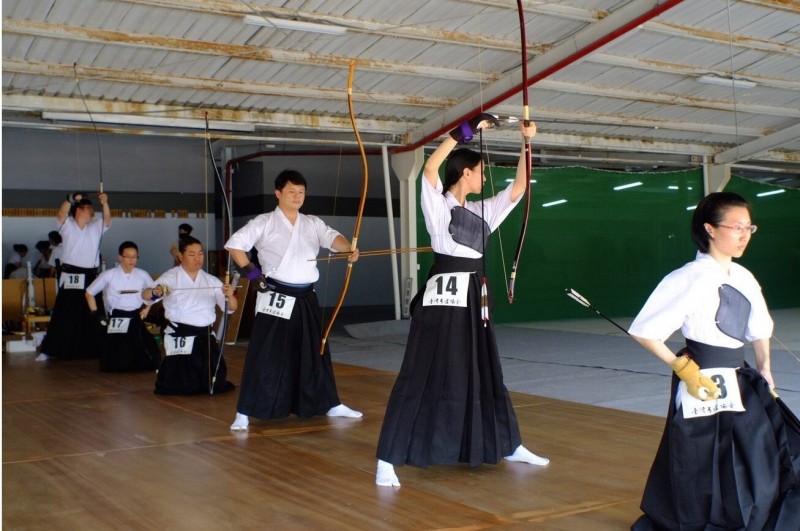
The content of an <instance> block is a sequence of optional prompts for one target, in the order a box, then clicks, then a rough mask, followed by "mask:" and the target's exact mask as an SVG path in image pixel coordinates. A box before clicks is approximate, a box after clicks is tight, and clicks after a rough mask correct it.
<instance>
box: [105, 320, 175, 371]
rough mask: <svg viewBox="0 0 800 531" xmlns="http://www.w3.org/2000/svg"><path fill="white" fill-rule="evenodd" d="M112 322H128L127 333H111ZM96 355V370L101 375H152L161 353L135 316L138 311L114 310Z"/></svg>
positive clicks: (112, 328)
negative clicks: (102, 373)
mask: <svg viewBox="0 0 800 531" xmlns="http://www.w3.org/2000/svg"><path fill="white" fill-rule="evenodd" d="M115 319H117V320H119V319H130V322H129V324H128V330H127V331H126V332H124V333H114V332H112V330H114V328H115V327H114V325H115V321H114V320H115ZM104 340H105V341H104V344H103V349H102V352H101V354H100V370H101V371H103V372H133V371H154V370H156V369H158V365H159V363H160V362H161V352H160V350H159V347H158V343H156V340H155V338H154V337H153V334H151V333H150V332H149V331H148V330H147V327H146V326H145V324H144V321H142V318H141V317H140V316H139V310H130V311H126V310H120V309H118V308H117V309H115V310H114V311H113V312H111V316H110V317H109V319H108V327H107V329H106V333H105V334H104Z"/></svg>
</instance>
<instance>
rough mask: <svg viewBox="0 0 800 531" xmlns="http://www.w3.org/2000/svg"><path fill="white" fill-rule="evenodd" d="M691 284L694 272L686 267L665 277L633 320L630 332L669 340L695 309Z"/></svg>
mask: <svg viewBox="0 0 800 531" xmlns="http://www.w3.org/2000/svg"><path fill="white" fill-rule="evenodd" d="M691 287H692V282H691V279H690V276H689V275H688V274H687V273H686V272H685V271H684V270H683V269H678V270H676V271H673V272H672V273H670V274H669V275H667V276H666V277H664V279H663V280H662V281H661V282H660V283H659V284H658V286H656V289H655V290H654V291H653V293H651V294H650V297H649V298H648V299H647V302H645V304H644V306H643V307H642V309H641V310H640V311H639V315H637V316H636V319H634V320H633V323H632V324H631V327H630V328H629V329H628V333H630V334H631V335H634V336H639V337H643V338H645V339H658V340H661V341H666V340H667V339H668V338H669V336H671V335H672V334H673V333H674V332H675V331H676V330H678V329H679V328H681V326H683V323H684V321H685V320H686V317H687V316H688V315H689V314H690V313H691V310H692V306H693V304H694V303H693V299H694V298H693V297H692V289H691Z"/></svg>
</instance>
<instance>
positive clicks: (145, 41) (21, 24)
mask: <svg viewBox="0 0 800 531" xmlns="http://www.w3.org/2000/svg"><path fill="white" fill-rule="evenodd" d="M3 32H4V33H13V34H17V35H27V36H30V37H41V38H45V39H54V40H58V39H64V40H72V41H78V42H89V43H94V44H106V45H113V46H131V47H135V48H146V49H151V50H160V51H165V52H176V53H189V54H196V55H201V56H212V57H233V58H237V59H245V60H248V59H249V60H254V61H274V62H276V63H290V64H300V65H309V66H315V67H329V68H336V69H349V68H350V63H351V62H352V61H356V63H357V65H358V69H359V70H361V71H372V72H379V73H383V74H385V73H392V74H406V75H409V76H423V77H427V78H433V79H443V80H449V81H467V82H471V83H489V82H492V81H494V80H496V79H498V78H499V77H500V74H498V73H494V74H493V73H490V72H486V71H483V72H479V71H475V70H473V69H457V68H447V67H444V66H436V65H415V64H412V63H410V62H408V61H380V60H370V59H363V58H358V57H344V56H341V55H325V54H317V53H310V52H297V51H292V50H280V49H277V48H269V49H267V48H262V47H258V46H248V45H244V44H227V43H221V42H213V41H196V40H190V39H179V38H174V37H163V36H158V35H148V34H142V33H129V32H122V31H113V30H104V29H96V28H84V27H80V26H69V25H66V24H51V23H47V22H37V21H33V20H19V19H10V18H4V19H3Z"/></svg>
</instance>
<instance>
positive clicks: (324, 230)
mask: <svg viewBox="0 0 800 531" xmlns="http://www.w3.org/2000/svg"><path fill="white" fill-rule="evenodd" d="M308 218H309V220H310V221H311V223H312V225H313V227H314V232H315V233H316V234H317V238H318V240H319V246H320V247H324V248H326V249H328V250H329V251H333V252H336V249H334V248H333V247H331V245H333V240H335V239H336V237H337V236H341V233H340V232H339V231H337V230H335V229H332V228H331V227H329V226H328V225H327V224H326V223H325V222H324V221H322V220H321V219H320V218H318V217H316V216H308Z"/></svg>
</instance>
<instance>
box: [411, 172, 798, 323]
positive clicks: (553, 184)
mask: <svg viewBox="0 0 800 531" xmlns="http://www.w3.org/2000/svg"><path fill="white" fill-rule="evenodd" d="M514 172H515V169H514V168H487V170H486V174H487V177H488V178H489V181H487V184H486V193H487V194H491V191H492V186H494V190H498V191H499V190H500V189H502V188H504V187H505V186H507V185H508V183H507V179H512V178H513V176H514ZM420 179H421V177H420ZM533 179H534V180H535V181H536V182H534V183H532V184H531V191H532V196H531V209H530V220H529V223H528V230H527V235H526V238H525V243H524V246H523V252H522V258H521V260H520V264H519V266H518V270H517V282H516V289H515V292H516V293H515V298H514V303H513V304H509V303H508V300H507V298H506V296H505V292H506V286H507V280H506V276H507V275H508V272H509V271H510V269H511V260H513V255H514V251H515V250H516V245H517V241H518V240H519V231H520V226H521V223H522V212H523V206H524V200H523V201H522V202H521V204H520V205H518V206H517V207H516V208H515V209H514V211H513V212H512V213H511V215H510V216H509V217H508V218H507V219H506V221H505V222H504V223H503V225H502V226H501V227H500V230H499V231H497V232H495V233H493V234H492V237H491V240H490V243H489V245H488V246H487V250H486V270H487V277H488V279H489V284H490V286H491V287H492V289H493V291H494V301H495V308H494V318H495V320H496V321H497V322H519V321H535V320H548V319H563V318H580V317H587V316H590V315H594V314H592V313H591V312H590V311H589V310H587V309H586V308H583V307H582V306H580V305H578V304H577V303H575V302H574V301H572V300H571V299H569V298H568V297H566V295H565V294H564V289H565V288H573V289H575V290H576V291H578V292H580V293H582V294H583V295H584V296H585V297H587V298H588V299H589V300H590V301H591V302H592V303H593V304H594V306H596V307H597V308H598V309H600V310H601V311H602V312H603V313H605V314H606V315H610V316H634V315H636V313H637V312H638V311H639V308H641V306H642V305H643V304H644V301H645V300H646V299H647V296H648V295H649V294H650V292H651V291H652V290H653V288H655V286H656V284H657V283H658V282H659V281H660V280H661V278H663V277H664V275H666V274H667V273H669V272H670V271H672V270H673V269H676V268H678V267H680V266H681V265H683V264H684V263H686V262H689V261H691V260H693V259H694V255H695V246H694V244H693V243H692V241H691V236H690V230H689V223H690V220H691V216H692V211H693V207H694V206H695V205H696V204H697V202H698V201H699V200H700V199H701V198H702V196H703V184H702V170H701V169H696V170H687V171H678V172H658V173H626V172H611V171H603V170H593V169H588V168H582V167H567V168H552V169H536V170H534V172H533ZM418 181H420V180H419V179H418ZM420 182H421V181H420ZM637 182H639V183H641V185H637V186H634V187H631V188H625V189H620V190H614V188H615V187H619V186H621V185H626V184H631V183H637ZM418 185H419V183H418ZM725 189H726V191H733V192H737V193H739V194H741V195H743V196H744V197H745V198H747V199H748V200H749V201H750V202H751V204H752V218H753V223H755V224H757V225H758V227H759V229H758V232H757V233H756V234H755V235H754V236H753V238H752V240H751V243H750V246H749V247H748V250H747V251H746V252H745V255H744V257H743V258H742V259H741V261H740V263H741V264H742V265H744V266H745V267H747V268H748V269H750V271H752V272H753V274H754V275H755V276H756V278H757V279H758V280H759V282H760V283H761V285H762V288H763V290H764V294H765V296H766V298H767V304H768V305H769V306H770V308H772V309H778V308H789V307H797V306H800V281H798V280H797V278H796V272H797V265H798V264H800V190H794V189H783V190H785V191H784V192H783V193H780V194H776V195H769V196H764V197H758V196H757V194H759V193H763V192H769V191H776V190H781V189H780V188H776V187H771V186H766V185H762V184H759V183H755V182H752V181H748V180H745V179H741V178H738V177H733V178H732V179H731V182H730V183H729V184H728V186H727V187H726V188H725ZM470 199H478V197H475V198H472V197H471V198H470ZM558 200H566V202H563V203H560V204H557V205H553V206H548V207H545V206H543V205H544V204H547V203H550V202H554V201H558ZM417 217H418V219H417V227H418V228H417V232H418V233H417V238H418V244H419V245H420V246H424V245H429V244H430V238H429V237H428V234H427V231H426V229H425V222H424V220H423V218H422V212H421V210H419V208H418V209H417ZM419 257H420V260H419V261H420V272H421V279H424V277H425V276H426V275H427V272H428V269H429V268H430V266H431V264H432V262H433V255H432V254H430V253H428V254H420V255H419ZM504 271H505V273H504Z"/></svg>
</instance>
